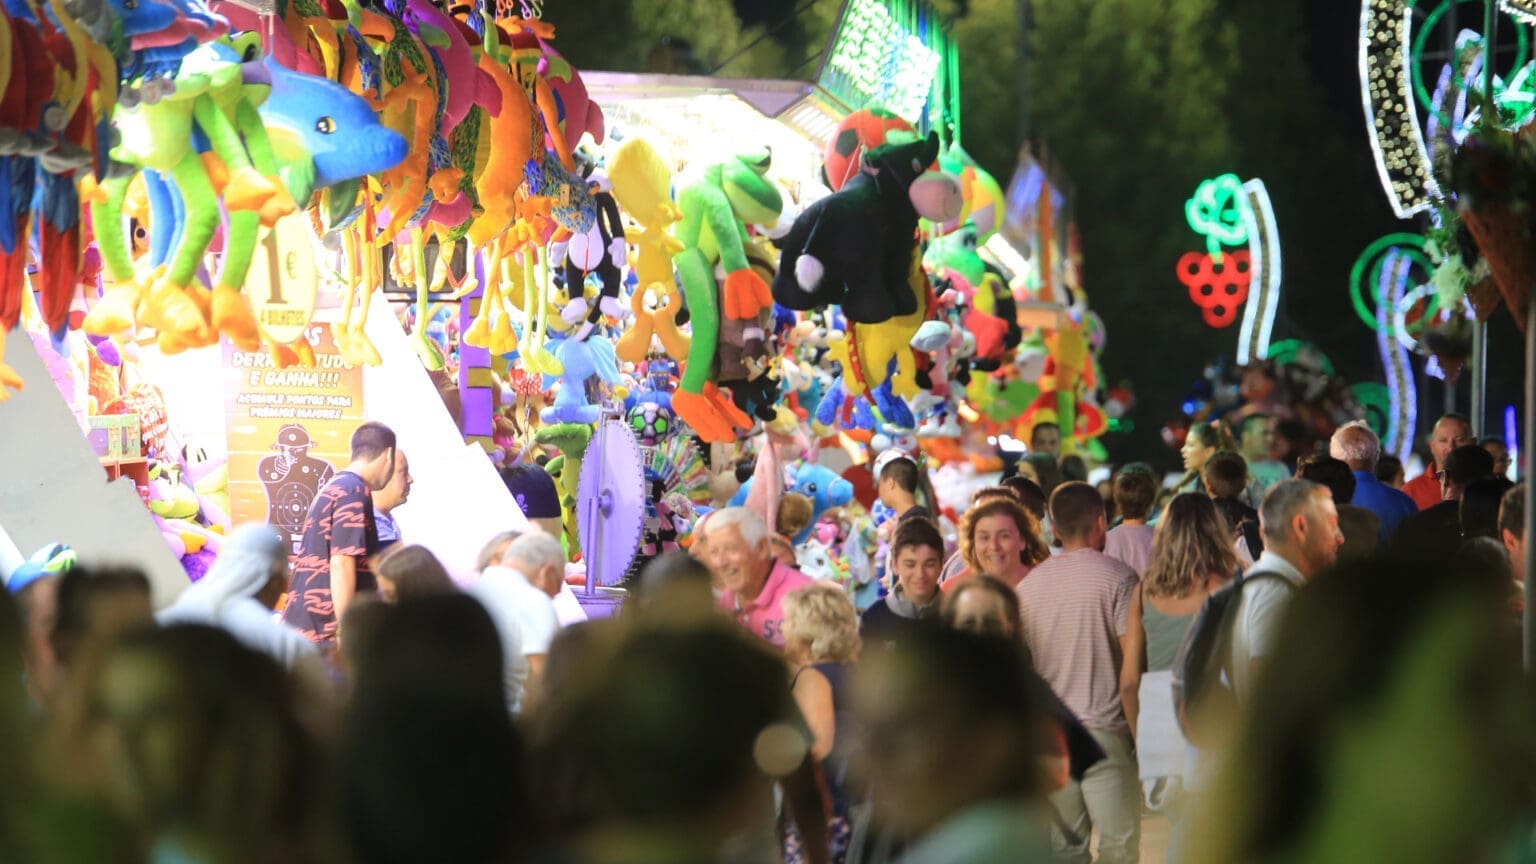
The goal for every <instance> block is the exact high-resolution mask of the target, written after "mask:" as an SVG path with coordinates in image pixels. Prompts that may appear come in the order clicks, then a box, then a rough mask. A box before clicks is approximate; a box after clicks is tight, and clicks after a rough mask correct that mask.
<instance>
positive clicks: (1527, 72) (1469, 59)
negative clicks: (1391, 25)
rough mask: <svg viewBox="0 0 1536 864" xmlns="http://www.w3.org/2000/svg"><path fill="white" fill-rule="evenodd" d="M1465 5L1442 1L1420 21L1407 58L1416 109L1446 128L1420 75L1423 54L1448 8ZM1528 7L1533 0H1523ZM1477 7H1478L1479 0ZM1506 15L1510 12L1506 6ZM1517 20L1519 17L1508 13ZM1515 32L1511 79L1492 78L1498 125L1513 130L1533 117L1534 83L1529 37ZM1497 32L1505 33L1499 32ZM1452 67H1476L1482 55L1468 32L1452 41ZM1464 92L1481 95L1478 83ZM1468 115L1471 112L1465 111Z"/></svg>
mask: <svg viewBox="0 0 1536 864" xmlns="http://www.w3.org/2000/svg"><path fill="white" fill-rule="evenodd" d="M1463 2H1469V0H1442V2H1441V3H1440V4H1439V5H1437V6H1436V7H1435V8H1434V10H1433V11H1431V12H1430V13H1429V14H1428V15H1426V16H1424V20H1423V21H1422V22H1420V23H1419V24H1418V31H1419V32H1418V35H1416V36H1415V37H1414V39H1413V48H1412V51H1411V52H1410V54H1409V57H1410V61H1411V62H1410V67H1411V69H1412V73H1413V94H1414V98H1416V99H1417V100H1418V102H1419V106H1420V107H1422V108H1423V109H1424V110H1425V111H1428V112H1430V113H1433V114H1435V115H1436V119H1438V121H1439V122H1440V123H1445V124H1449V123H1451V122H1452V118H1451V117H1450V116H1449V115H1448V113H1447V112H1446V111H1445V110H1444V109H1443V106H1440V105H1437V104H1435V98H1434V94H1433V93H1431V92H1430V87H1429V81H1428V80H1427V78H1426V76H1425V74H1424V69H1425V66H1424V54H1425V51H1426V50H1427V49H1428V46H1429V40H1430V37H1431V35H1432V34H1433V33H1434V32H1435V27H1436V25H1438V24H1439V23H1440V19H1442V18H1443V17H1445V15H1446V13H1447V12H1449V11H1450V8H1451V4H1453V3H1463ZM1527 2H1528V3H1530V4H1531V5H1532V6H1536V0H1527ZM1478 5H1479V6H1481V5H1482V3H1481V0H1479V2H1478ZM1505 9H1506V11H1511V10H1510V9H1509V6H1508V4H1506V5H1505ZM1511 15H1514V17H1516V18H1517V19H1518V18H1519V17H1520V16H1519V15H1518V14H1515V13H1514V12H1513V11H1511ZM1513 29H1514V31H1515V58H1514V60H1513V61H1511V62H1510V64H1509V68H1510V69H1511V70H1513V72H1514V74H1513V76H1512V77H1511V78H1510V79H1509V80H1508V81H1507V82H1506V81H1505V80H1504V78H1503V77H1502V76H1499V75H1495V76H1494V78H1493V90H1494V97H1493V98H1494V104H1496V105H1497V106H1498V108H1499V118H1500V122H1501V123H1503V124H1504V125H1506V126H1509V127H1511V128H1517V127H1519V126H1522V125H1524V124H1525V121H1526V120H1528V119H1530V117H1531V115H1532V114H1533V113H1536V80H1533V76H1532V71H1533V70H1532V67H1533V65H1536V64H1533V62H1532V61H1531V56H1530V34H1529V33H1527V32H1526V27H1525V26H1524V25H1521V24H1517V25H1516V26H1515V27H1514V28H1513ZM1500 32H1507V31H1506V29H1505V28H1501V29H1500ZM1456 54H1457V62H1456V65H1457V66H1458V67H1461V68H1470V67H1471V66H1472V65H1474V64H1478V65H1480V63H1481V60H1482V54H1483V36H1482V34H1481V33H1475V32H1473V31H1470V30H1464V31H1462V32H1461V33H1460V34H1458V36H1457V38H1456ZM1463 86H1464V88H1465V89H1466V90H1470V91H1473V92H1481V91H1482V81H1481V80H1468V81H1467V82H1465V84H1464V85H1463ZM1468 110H1469V111H1470V110H1471V109H1468Z"/></svg>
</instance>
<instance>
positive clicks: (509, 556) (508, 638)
mask: <svg viewBox="0 0 1536 864" xmlns="http://www.w3.org/2000/svg"><path fill="white" fill-rule="evenodd" d="M564 582H565V553H564V551H563V550H561V548H560V541H559V540H556V539H555V538H553V537H551V536H550V535H548V534H545V533H543V532H529V533H526V534H523V535H521V536H519V537H518V538H517V539H515V540H513V541H512V542H510V543H508V544H507V546H506V550H505V551H504V552H502V554H501V557H500V558H499V559H498V560H496V561H493V562H492V563H491V564H490V565H489V566H487V567H486V568H485V570H484V571H483V572H482V573H481V574H480V581H478V582H476V583H475V584H474V585H473V586H472V587H471V588H470V589H469V594H470V595H471V596H473V597H474V598H475V599H477V600H479V601H480V605H482V606H484V607H485V610H486V611H487V612H489V613H490V616H491V620H492V621H494V622H495V623H496V632H497V633H499V634H500V635H501V646H502V653H503V654H504V655H505V656H504V657H503V662H505V664H506V673H505V675H504V677H503V683H504V685H505V687H506V693H507V707H508V709H509V710H511V711H513V712H514V713H516V712H519V711H522V710H524V709H526V708H527V707H528V705H530V704H531V703H533V702H536V701H537V700H538V699H539V698H540V696H541V695H542V693H541V690H542V686H543V679H544V661H545V659H546V658H547V656H548V654H549V643H550V642H551V641H553V640H554V638H555V632H556V631H557V630H559V629H560V622H559V619H558V617H557V616H556V615H555V605H554V597H555V595H556V594H559V593H560V586H561V585H562V584H563V583H564Z"/></svg>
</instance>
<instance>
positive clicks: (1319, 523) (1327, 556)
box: [1259, 479, 1344, 579]
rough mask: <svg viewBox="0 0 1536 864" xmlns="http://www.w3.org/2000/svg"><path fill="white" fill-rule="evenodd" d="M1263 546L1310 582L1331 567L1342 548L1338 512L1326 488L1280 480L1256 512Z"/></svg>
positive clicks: (1342, 536)
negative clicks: (1287, 562)
mask: <svg viewBox="0 0 1536 864" xmlns="http://www.w3.org/2000/svg"><path fill="white" fill-rule="evenodd" d="M1259 530H1260V531H1262V532H1263V534H1264V546H1265V548H1266V549H1269V550H1273V551H1274V552H1275V553H1276V554H1278V555H1280V556H1281V557H1282V558H1284V559H1285V560H1287V561H1289V562H1290V564H1291V566H1293V567H1295V568H1296V569H1297V570H1299V571H1301V575H1302V577H1303V578H1306V579H1311V578H1313V577H1314V576H1316V575H1317V574H1319V573H1321V572H1322V571H1323V570H1325V569H1326V568H1328V567H1330V566H1332V565H1333V562H1334V561H1335V560H1337V558H1338V554H1339V547H1340V546H1342V545H1344V535H1343V533H1342V532H1340V531H1339V511H1338V508H1337V507H1335V506H1334V503H1333V493H1332V492H1330V491H1328V487H1326V486H1323V485H1321V484H1318V483H1313V482H1312V481H1311V480H1299V479H1296V480H1282V481H1281V482H1279V483H1277V484H1275V485H1274V486H1273V487H1272V488H1271V489H1270V490H1269V492H1268V493H1266V494H1265V495H1264V503H1263V505H1262V506H1261V507H1260V508H1259Z"/></svg>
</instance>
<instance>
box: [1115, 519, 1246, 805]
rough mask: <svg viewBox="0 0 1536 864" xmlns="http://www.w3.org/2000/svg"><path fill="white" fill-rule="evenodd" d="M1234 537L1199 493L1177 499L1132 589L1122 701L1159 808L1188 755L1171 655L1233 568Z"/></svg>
mask: <svg viewBox="0 0 1536 864" xmlns="http://www.w3.org/2000/svg"><path fill="white" fill-rule="evenodd" d="M1237 568H1238V562H1237V554H1236V553H1235V552H1234V551H1233V546H1232V539H1231V534H1230V532H1229V531H1228V530H1227V526H1226V522H1225V521H1224V520H1223V519H1222V517H1221V514H1220V513H1218V512H1217V510H1216V505H1215V504H1213V503H1212V502H1211V499H1210V498H1207V497H1206V496H1204V495H1194V494H1190V493H1185V494H1183V495H1178V496H1175V497H1174V499H1173V500H1172V501H1171V502H1169V504H1168V509H1167V510H1166V511H1165V512H1164V514H1163V520H1162V523H1161V524H1160V525H1158V527H1157V533H1156V534H1155V535H1154V536H1153V538H1152V558H1151V561H1150V562H1149V563H1148V564H1147V573H1146V576H1145V578H1143V579H1142V582H1141V584H1140V585H1138V586H1136V588H1135V589H1134V590H1133V591H1132V592H1131V608H1130V615H1129V622H1128V624H1127V626H1126V639H1127V643H1126V657H1125V663H1123V664H1122V665H1121V667H1120V670H1121V671H1120V702H1121V704H1122V705H1124V706H1125V716H1126V720H1127V721H1128V722H1129V723H1130V724H1131V731H1132V733H1133V734H1134V735H1135V736H1136V751H1137V761H1138V762H1139V763H1140V769H1141V779H1142V781H1143V783H1146V784H1149V785H1148V789H1149V791H1150V792H1151V796H1152V799H1153V800H1152V803H1153V805H1154V806H1158V805H1159V804H1160V803H1161V802H1162V801H1163V800H1169V799H1168V796H1169V795H1174V796H1176V795H1177V794H1178V792H1179V789H1180V787H1181V785H1182V781H1181V778H1182V776H1183V773H1184V757H1185V752H1186V747H1185V742H1184V738H1183V736H1182V735H1181V734H1180V732H1179V726H1178V720H1177V718H1176V716H1175V714H1174V706H1173V696H1172V685H1173V665H1174V658H1175V656H1176V655H1177V654H1178V651H1179V646H1180V645H1181V644H1183V642H1184V635H1185V634H1186V633H1187V632H1188V631H1189V626H1190V624H1191V623H1193V622H1194V619H1195V613H1196V612H1199V611H1200V606H1201V604H1203V603H1204V602H1205V598H1206V595H1208V594H1210V593H1212V592H1213V591H1215V590H1216V589H1218V588H1220V587H1221V586H1222V585H1224V584H1226V582H1227V580H1228V579H1230V578H1231V577H1232V575H1233V574H1234V573H1235V572H1236V571H1237Z"/></svg>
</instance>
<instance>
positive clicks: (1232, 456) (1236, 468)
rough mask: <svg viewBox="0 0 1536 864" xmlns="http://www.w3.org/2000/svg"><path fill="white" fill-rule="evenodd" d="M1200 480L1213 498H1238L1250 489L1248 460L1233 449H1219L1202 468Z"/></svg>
mask: <svg viewBox="0 0 1536 864" xmlns="http://www.w3.org/2000/svg"><path fill="white" fill-rule="evenodd" d="M1200 482H1201V483H1202V484H1203V485H1204V486H1205V491H1206V494H1208V495H1210V496H1211V497H1212V498H1237V497H1238V496H1240V495H1242V494H1243V492H1244V491H1246V490H1247V489H1248V461H1247V460H1246V459H1244V458H1243V457H1242V456H1240V455H1238V454H1237V453H1234V452H1233V451H1231V450H1218V451H1216V452H1215V453H1212V454H1211V456H1210V458H1209V459H1206V460H1205V465H1203V466H1202V467H1201V468H1200Z"/></svg>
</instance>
